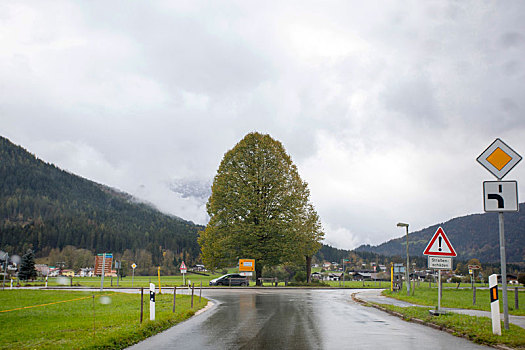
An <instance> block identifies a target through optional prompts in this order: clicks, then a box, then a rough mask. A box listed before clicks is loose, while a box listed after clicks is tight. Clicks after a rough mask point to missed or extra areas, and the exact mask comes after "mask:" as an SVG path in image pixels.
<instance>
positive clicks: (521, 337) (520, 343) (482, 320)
mask: <svg viewBox="0 0 525 350" xmlns="http://www.w3.org/2000/svg"><path fill="white" fill-rule="evenodd" d="M374 304H375V305H379V306H380V307H382V308H384V309H386V310H390V311H393V312H394V313H397V314H398V315H401V316H402V317H403V319H405V320H406V321H412V322H417V323H423V324H427V325H433V326H435V328H439V329H441V330H444V331H447V332H449V333H451V334H454V335H456V336H460V337H464V338H467V339H469V340H471V341H473V342H475V343H478V344H485V345H491V346H497V345H500V344H501V345H504V346H507V347H511V348H514V349H524V348H525V329H523V328H521V327H518V326H516V325H514V324H510V327H509V330H505V329H504V327H503V325H502V326H501V330H502V335H501V336H499V335H494V334H492V321H491V319H490V318H489V317H476V316H468V315H461V314H455V313H447V314H445V315H441V316H431V315H430V314H429V312H428V308H424V307H420V306H416V307H399V306H394V305H387V304H376V303H374Z"/></svg>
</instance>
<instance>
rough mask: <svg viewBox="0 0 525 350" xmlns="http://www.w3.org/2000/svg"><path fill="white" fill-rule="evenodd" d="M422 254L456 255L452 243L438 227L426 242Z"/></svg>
mask: <svg viewBox="0 0 525 350" xmlns="http://www.w3.org/2000/svg"><path fill="white" fill-rule="evenodd" d="M423 254H424V255H436V256H458V255H457V253H456V251H455V250H454V247H452V244H450V241H449V240H448V237H447V235H446V234H445V231H443V229H442V228H441V227H439V228H438V229H437V231H436V233H434V236H433V237H432V239H431V240H430V242H428V244H427V247H426V248H425V251H424V252H423Z"/></svg>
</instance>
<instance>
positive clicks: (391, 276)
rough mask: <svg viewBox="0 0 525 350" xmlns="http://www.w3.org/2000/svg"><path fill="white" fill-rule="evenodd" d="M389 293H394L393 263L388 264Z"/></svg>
mask: <svg viewBox="0 0 525 350" xmlns="http://www.w3.org/2000/svg"><path fill="white" fill-rule="evenodd" d="M390 291H391V292H393V291H394V263H390Z"/></svg>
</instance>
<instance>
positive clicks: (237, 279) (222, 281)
mask: <svg viewBox="0 0 525 350" xmlns="http://www.w3.org/2000/svg"><path fill="white" fill-rule="evenodd" d="M248 284H249V282H248V278H246V276H242V275H240V274H238V273H229V274H227V275H223V276H221V277H219V278H215V279H213V280H211V281H210V286H247V285H248Z"/></svg>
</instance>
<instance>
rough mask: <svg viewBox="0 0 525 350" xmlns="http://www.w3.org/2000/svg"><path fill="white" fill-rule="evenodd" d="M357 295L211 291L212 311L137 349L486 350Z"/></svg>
mask: <svg viewBox="0 0 525 350" xmlns="http://www.w3.org/2000/svg"><path fill="white" fill-rule="evenodd" d="M352 292H354V291H351V290H345V291H341V290H282V289H279V290H270V289H269V288H268V289H235V288H232V289H221V290H219V289H217V290H213V289H209V290H206V291H205V292H203V295H204V296H206V297H207V298H209V299H212V300H213V301H214V302H215V304H216V305H215V307H214V308H213V309H211V310H210V311H207V312H205V313H203V314H201V315H198V316H196V317H193V318H192V319H190V320H188V321H186V322H184V323H182V324H180V325H177V326H175V327H173V328H171V329H169V330H168V331H166V332H164V333H161V334H159V335H157V336H155V337H152V338H150V339H148V340H146V341H144V342H142V343H140V344H137V345H135V346H134V347H132V349H175V348H178V349H272V350H273V349H373V348H387V349H418V350H420V349H447V350H450V349H486V348H485V347H482V346H479V345H476V344H473V343H471V342H469V341H467V340H464V339H461V338H457V337H454V336H452V335H450V334H447V333H443V332H440V331H437V330H434V329H432V328H429V327H425V326H421V325H417V324H412V323H408V322H404V321H402V320H400V319H399V318H397V317H394V316H391V315H388V314H386V313H383V312H381V311H379V310H376V309H373V308H367V307H363V306H361V305H359V304H356V303H354V302H353V301H352V300H351V298H350V294H351V293H352Z"/></svg>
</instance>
